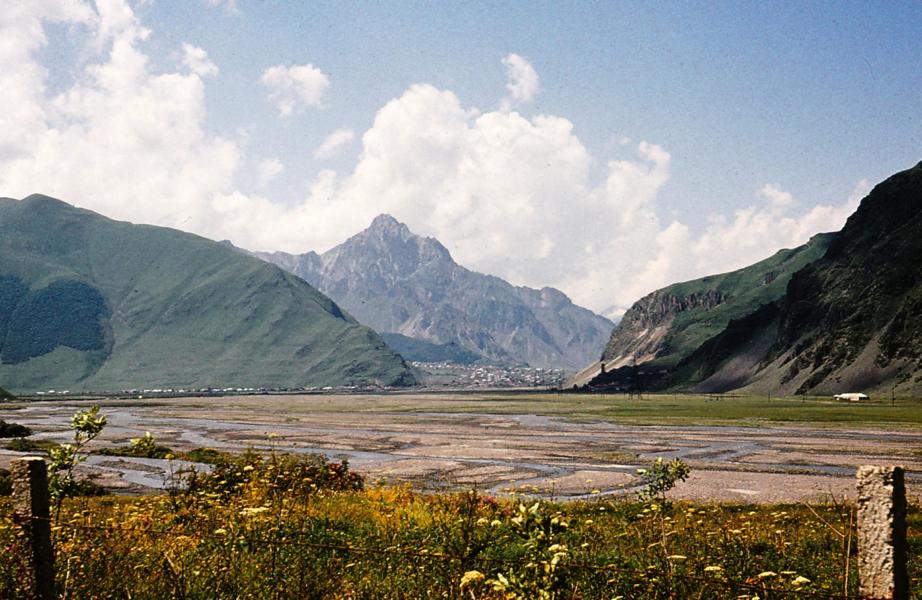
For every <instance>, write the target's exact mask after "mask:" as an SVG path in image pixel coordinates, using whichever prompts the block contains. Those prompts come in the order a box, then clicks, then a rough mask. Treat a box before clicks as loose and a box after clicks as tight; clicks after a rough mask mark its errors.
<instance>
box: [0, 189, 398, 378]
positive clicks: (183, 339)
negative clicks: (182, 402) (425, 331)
mask: <svg viewBox="0 0 922 600" xmlns="http://www.w3.org/2000/svg"><path fill="white" fill-rule="evenodd" d="M0 380H2V381H4V385H7V386H8V387H9V388H10V389H12V390H14V391H19V390H22V391H35V390H45V389H49V388H56V389H61V388H68V389H73V390H123V389H135V388H150V387H158V388H174V389H175V388H187V389H188V388H200V387H302V386H304V387H307V386H328V385H344V384H379V385H403V384H409V383H412V381H413V379H412V375H410V372H409V370H408V369H407V367H406V365H405V364H404V363H403V361H402V359H400V357H399V356H397V355H396V354H395V353H394V352H393V351H392V350H390V349H389V348H388V347H387V346H386V345H385V343H384V342H383V341H382V340H381V338H380V337H378V336H377V334H375V333H374V332H373V331H371V330H370V329H368V328H366V327H363V326H360V325H358V324H357V323H356V322H355V320H354V319H352V317H350V316H349V315H347V314H345V313H344V312H342V311H341V310H340V309H339V307H338V306H336V304H334V303H333V302H332V301H331V300H329V299H328V298H326V297H325V296H323V295H322V294H320V293H319V292H317V291H316V290H315V289H314V288H312V287H311V286H310V285H308V284H307V283H305V282H304V281H302V280H301V279H299V278H297V277H294V276H292V275H290V274H288V273H286V272H284V271H282V270H281V269H278V268H276V267H274V266H271V265H268V264H266V263H264V262H263V261H260V260H258V259H255V258H252V257H248V256H245V255H242V254H241V253H239V252H237V251H235V250H233V249H231V248H228V247H226V246H224V245H222V244H219V243H216V242H212V241H210V240H206V239H204V238H200V237H197V236H194V235H190V234H186V233H183V232H180V231H176V230H172V229H166V228H161V227H152V226H142V225H133V224H130V223H124V222H117V221H113V220H110V219H107V218H105V217H102V216H100V215H98V214H95V213H92V212H90V211H86V210H81V209H77V208H74V207H72V206H70V205H68V204H65V203H63V202H61V201H59V200H55V199H53V198H49V197H47V196H41V195H33V196H29V197H28V198H26V199H24V200H22V201H16V200H11V199H8V198H5V199H0Z"/></svg>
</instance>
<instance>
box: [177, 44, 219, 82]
mask: <svg viewBox="0 0 922 600" xmlns="http://www.w3.org/2000/svg"><path fill="white" fill-rule="evenodd" d="M182 63H183V64H184V65H186V66H187V67H189V70H190V71H192V72H193V73H195V74H196V75H198V76H200V77H208V76H214V75H217V74H218V66H217V65H216V64H214V63H213V62H211V60H210V59H209V58H208V53H207V52H205V51H204V50H202V49H201V48H199V47H197V46H193V45H192V44H183V45H182Z"/></svg>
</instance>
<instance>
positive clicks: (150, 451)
mask: <svg viewBox="0 0 922 600" xmlns="http://www.w3.org/2000/svg"><path fill="white" fill-rule="evenodd" d="M97 454H103V455H105V456H137V457H139V458H167V457H169V456H170V455H175V453H174V452H173V451H172V450H171V449H170V448H167V447H166V446H161V445H159V444H157V442H156V441H155V440H154V436H152V435H151V433H150V432H149V431H145V432H144V435H143V436H141V437H138V438H131V440H130V445H129V446H128V447H127V448H125V447H121V448H102V449H100V450H98V451H97Z"/></svg>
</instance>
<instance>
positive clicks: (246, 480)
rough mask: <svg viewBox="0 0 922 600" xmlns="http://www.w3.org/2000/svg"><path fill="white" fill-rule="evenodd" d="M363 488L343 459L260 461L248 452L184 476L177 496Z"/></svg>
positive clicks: (277, 457) (287, 456) (274, 455)
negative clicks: (258, 490)
mask: <svg viewBox="0 0 922 600" xmlns="http://www.w3.org/2000/svg"><path fill="white" fill-rule="evenodd" d="M364 486H365V481H364V479H363V478H362V476H361V475H359V474H358V473H355V472H353V471H350V470H349V463H348V462H346V461H345V460H344V461H342V462H339V463H331V462H328V461H327V460H326V458H325V457H323V456H318V455H313V454H311V455H304V456H299V455H292V454H277V453H274V452H273V453H272V454H271V455H270V456H269V457H268V458H264V457H262V456H261V455H259V454H257V453H256V452H254V451H252V450H249V451H247V452H244V453H243V454H240V455H236V456H228V455H223V456H220V457H219V458H217V459H216V460H215V461H214V462H212V468H211V470H210V471H207V472H200V471H197V470H192V471H190V472H188V473H186V474H185V479H184V481H183V485H182V486H181V489H182V492H181V494H182V495H183V496H185V497H186V498H190V497H191V498H195V497H197V496H199V495H203V494H206V495H208V496H209V497H215V498H223V499H225V500H226V499H229V498H232V497H234V496H237V495H239V494H243V493H246V492H248V491H249V492H252V491H253V489H254V488H258V489H260V490H264V492H265V493H266V494H268V495H270V496H273V495H276V494H279V493H285V494H292V495H294V496H296V497H306V496H309V495H311V494H314V493H316V492H317V491H319V490H333V491H358V490H361V489H363V488H364Z"/></svg>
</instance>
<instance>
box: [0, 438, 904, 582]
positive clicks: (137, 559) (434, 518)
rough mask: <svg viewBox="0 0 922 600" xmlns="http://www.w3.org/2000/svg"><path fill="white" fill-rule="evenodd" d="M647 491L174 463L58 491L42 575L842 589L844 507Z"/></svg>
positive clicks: (4, 565)
mask: <svg viewBox="0 0 922 600" xmlns="http://www.w3.org/2000/svg"><path fill="white" fill-rule="evenodd" d="M651 489H652V488H651ZM647 498H648V499H647V500H645V501H638V500H637V499H636V496H635V497H633V498H631V499H629V500H628V501H617V500H614V501H613V500H611V499H602V498H599V499H597V500H595V501H585V502H573V503H567V504H558V503H553V502H534V501H530V500H518V499H497V498H493V497H489V496H483V495H480V494H478V493H476V492H473V491H471V492H463V493H455V494H437V495H432V494H417V493H415V492H413V491H412V490H411V489H409V488H405V487H397V488H376V487H372V488H370V489H369V488H367V487H366V485H365V482H363V480H362V479H361V478H360V477H358V476H356V475H355V474H353V473H352V472H351V471H349V469H348V467H347V466H346V465H344V464H331V463H326V462H324V461H323V460H320V459H314V458H303V457H302V458H295V457H286V456H279V455H272V456H270V457H268V458H267V459H265V460H264V459H263V458H261V457H259V456H256V455H254V454H247V455H243V456H240V457H236V458H234V457H229V458H226V459H219V460H218V461H217V464H216V465H215V471H214V472H213V473H212V474H210V475H208V474H199V475H195V476H191V477H189V478H188V479H187V487H186V488H185V489H184V490H181V489H179V488H174V489H173V490H172V491H171V492H170V493H169V494H163V495H158V496H148V497H135V498H130V497H122V498H81V499H78V500H75V501H68V502H65V504H64V506H63V510H62V511H61V513H60V514H59V515H57V516H56V520H55V526H54V527H53V529H52V531H53V538H54V540H53V541H54V544H55V554H56V565H57V571H56V583H57V587H58V591H59V592H60V593H62V594H64V595H66V596H67V597H68V598H128V597H132V598H214V597H228V598H229V597H234V598H244V597H247V598H265V597H284V598H343V599H345V598H392V599H411V598H412V599H416V598H449V599H458V600H460V599H462V598H464V599H471V598H473V599H474V600H478V599H480V600H500V599H507V600H508V599H520V600H525V599H529V600H530V599H534V598H547V599H558V600H559V599H564V598H582V599H586V600H589V599H597V598H598V599H602V598H604V599H610V598H615V597H621V598H636V599H640V598H644V599H660V598H661V599H667V598H738V597H746V598H752V597H756V596H758V597H760V598H788V597H790V598H797V597H804V596H806V597H812V596H818V597H828V596H832V595H835V596H837V597H838V596H839V595H840V594H842V593H843V592H844V593H846V594H847V595H848V597H853V596H854V595H855V594H856V593H857V577H856V575H855V569H854V564H855V560H856V558H855V552H856V544H855V541H854V540H855V535H856V533H855V520H854V507H853V506H850V505H846V504H829V505H816V506H809V507H808V506H805V505H795V506H745V505H732V506H729V505H710V504H687V503H676V504H673V503H670V502H668V501H667V500H666V499H664V498H663V497H662V496H660V495H659V494H654V495H653V496H649V495H648V496H647ZM909 523H910V527H909V532H910V539H909V543H910V553H909V556H910V563H909V571H910V577H911V578H912V579H913V580H914V581H915V582H918V580H919V577H920V569H922V565H920V561H919V556H920V552H919V551H918V550H919V549H920V542H922V540H920V539H919V536H918V531H919V528H918V526H917V525H918V523H919V512H918V510H917V508H915V507H912V508H911V509H910V512H909ZM15 531H16V525H15V523H14V521H13V519H12V516H11V514H10V507H9V504H8V503H3V502H2V501H0V544H2V545H3V547H4V548H6V549H7V550H8V554H7V555H6V560H4V561H0V596H2V597H18V596H20V595H21V591H22V590H21V587H20V586H21V585H22V577H23V574H22V565H23V558H22V551H23V550H22V546H21V545H20V544H18V543H17V539H16V533H15ZM848 565H851V566H852V568H851V569H849V568H848ZM129 595H130V596H129ZM741 595H744V596H741Z"/></svg>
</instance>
